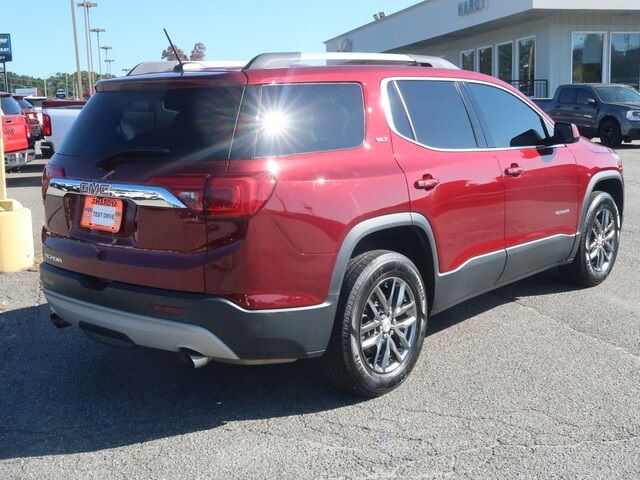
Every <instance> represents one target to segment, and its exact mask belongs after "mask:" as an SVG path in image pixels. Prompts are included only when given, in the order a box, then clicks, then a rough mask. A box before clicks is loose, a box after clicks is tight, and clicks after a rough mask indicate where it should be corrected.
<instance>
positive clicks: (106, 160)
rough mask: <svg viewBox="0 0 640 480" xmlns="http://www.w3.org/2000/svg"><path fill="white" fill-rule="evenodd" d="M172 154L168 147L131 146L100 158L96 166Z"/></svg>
mask: <svg viewBox="0 0 640 480" xmlns="http://www.w3.org/2000/svg"><path fill="white" fill-rule="evenodd" d="M167 155H171V150H167V149H166V148H130V149H127V150H120V151H119V152H116V153H111V154H109V155H106V156H104V157H102V158H101V159H99V160H98V161H97V162H96V167H98V168H103V167H106V166H109V165H115V164H117V163H122V162H126V161H129V160H138V159H143V158H145V157H147V158H152V157H154V156H167Z"/></svg>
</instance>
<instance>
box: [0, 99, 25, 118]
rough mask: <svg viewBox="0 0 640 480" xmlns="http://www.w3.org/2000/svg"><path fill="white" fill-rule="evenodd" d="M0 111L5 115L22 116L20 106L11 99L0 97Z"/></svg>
mask: <svg viewBox="0 0 640 480" xmlns="http://www.w3.org/2000/svg"><path fill="white" fill-rule="evenodd" d="M0 109H1V110H2V113H3V114H5V115H22V109H21V108H20V104H18V101H17V100H16V99H15V98H13V97H0Z"/></svg>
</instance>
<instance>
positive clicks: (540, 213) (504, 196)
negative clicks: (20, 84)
mask: <svg viewBox="0 0 640 480" xmlns="http://www.w3.org/2000/svg"><path fill="white" fill-rule="evenodd" d="M406 76H416V77H430V76H432V77H447V78H460V79H476V80H481V81H484V82H493V83H496V84H500V85H501V86H503V87H504V88H508V89H511V90H513V89H512V88H511V87H510V86H508V85H506V84H503V83H502V82H499V81H497V80H495V79H493V78H491V77H486V76H484V75H480V74H475V73H472V72H465V71H456V70H437V69H431V68H416V67H391V66H384V67H381V66H375V67H372V66H342V67H305V68H293V69H282V70H258V71H248V72H246V74H245V73H243V72H237V71H234V72H229V73H228V74H225V75H220V74H216V75H213V74H207V73H199V74H197V75H185V76H184V77H182V78H181V77H180V76H179V75H176V74H173V73H168V74H161V75H155V76H154V80H153V81H154V82H156V83H166V82H169V83H171V84H179V85H180V86H183V85H185V84H189V85H193V86H208V85H220V84H221V83H224V82H226V84H243V83H246V84H249V85H259V84H272V83H276V84H278V83H296V82H314V83H318V82H342V81H344V82H356V83H359V84H360V85H361V86H362V88H363V93H364V102H365V125H366V130H365V132H366V133H365V140H364V143H363V144H362V145H361V146H359V147H357V148H353V149H348V150H341V151H332V152H322V153H310V154H303V155H294V156H283V157H278V158H263V159H250V160H232V161H230V162H221V161H212V162H207V161H203V162H199V163H198V164H191V165H190V166H189V167H188V168H186V167H178V166H175V165H174V166H173V167H171V168H170V169H169V170H168V171H167V170H163V172H162V175H163V176H171V175H172V174H183V173H190V174H202V175H203V176H204V175H214V176H215V175H222V174H227V175H232V174H233V175H237V174H243V173H255V172H263V171H268V172H270V173H271V174H272V175H273V177H274V178H275V179H276V181H277V185H276V186H275V189H274V191H273V194H272V195H271V196H270V198H269V200H268V201H267V203H266V204H265V205H264V207H263V208H262V209H261V210H260V211H259V212H258V213H257V214H256V215H255V216H253V217H251V218H248V219H242V220H215V219H211V218H207V217H205V216H204V215H203V214H201V213H198V212H195V211H191V210H172V209H154V208H151V207H140V206H136V205H135V204H134V203H132V202H129V201H126V202H125V209H124V220H123V229H122V230H121V231H120V232H118V233H116V234H110V233H99V232H95V231H89V230H86V229H83V228H81V227H80V220H79V219H80V213H81V205H82V197H81V196H79V195H66V196H65V197H54V196H51V195H48V196H47V197H46V201H45V228H44V230H43V248H44V252H45V253H49V254H51V255H53V256H56V257H60V258H62V259H63V260H64V267H63V268H66V269H69V270H73V271H76V272H80V273H84V274H87V275H91V276H96V277H100V278H104V279H108V280H117V281H122V282H127V283H134V284H140V285H146V286H151V287H158V288H165V289H172V290H180V291H189V292H205V293H210V294H215V295H220V296H223V297H226V298H228V299H230V300H232V301H233V302H236V303H237V304H239V305H240V306H242V307H244V308H247V309H265V308H283V307H299V306H308V305H315V304H319V303H322V302H324V301H325V299H326V298H327V295H328V290H329V284H330V282H331V276H332V273H333V268H334V265H335V262H336V257H337V254H338V252H339V250H340V246H341V245H342V242H343V240H344V239H345V237H346V235H347V234H348V232H349V231H350V230H351V228H353V227H354V226H355V225H356V224H358V223H360V222H362V221H363V220H366V219H368V218H372V217H377V216H380V215H385V214H391V213H399V212H409V211H413V212H418V213H420V214H422V215H424V216H425V217H426V218H427V219H428V220H429V222H430V224H431V226H432V227H433V231H434V234H435V240H436V244H437V250H438V259H439V265H438V270H439V271H440V272H441V273H445V272H447V271H451V270H454V269H456V268H458V267H459V266H461V265H462V264H464V263H465V262H466V261H467V260H469V259H471V258H473V257H477V256H479V255H483V254H485V253H489V252H495V251H497V250H501V249H504V248H505V247H509V246H513V245H518V244H520V243H523V242H529V241H532V240H536V239H540V238H543V237H548V236H551V235H555V234H558V233H565V234H574V233H575V232H576V230H577V228H578V215H579V211H580V207H581V205H582V201H583V196H584V192H585V190H586V187H587V183H588V181H589V178H590V176H591V175H593V174H594V173H595V172H597V171H599V170H603V169H617V168H618V165H617V163H616V161H615V159H614V158H613V157H612V156H611V155H610V151H609V150H608V149H602V148H600V147H597V146H595V145H592V144H590V143H588V142H587V141H585V140H581V141H580V142H579V143H576V144H572V145H568V146H566V147H561V148H557V149H554V150H552V151H550V152H545V151H542V152H541V151H539V150H536V149H522V150H518V149H508V150H476V151H464V152H461V151H437V150H433V149H428V148H424V147H422V146H419V145H416V144H415V143H412V142H410V141H408V140H406V139H404V138H402V137H400V136H399V135H396V134H395V133H393V132H392V131H391V129H390V127H389V125H388V123H387V120H386V117H385V114H384V111H383V106H382V98H381V82H382V81H383V80H384V79H385V78H389V77H406ZM146 82H148V81H146ZM147 84H148V83H145V82H143V81H141V80H136V79H135V78H133V79H125V80H115V81H108V82H102V83H101V84H100V85H102V89H103V90H119V89H128V88H132V87H133V88H145V85H147ZM99 89H100V88H99ZM529 103H530V102H529ZM534 108H536V109H537V107H535V106H534ZM537 110H538V111H539V109H537ZM543 115H544V114H543ZM514 163H515V164H517V165H518V166H519V168H522V169H523V173H522V174H521V175H519V176H515V177H512V176H508V175H505V173H504V172H505V170H506V169H507V168H510V167H511V165H512V164H514ZM51 165H53V166H58V167H61V168H63V169H64V174H65V177H66V178H72V179H80V180H100V179H101V178H103V177H104V175H105V171H104V170H98V169H97V168H96V167H95V166H94V165H93V162H90V161H87V159H86V158H80V157H71V156H62V155H55V156H54V157H53V159H52V160H51ZM156 173H157V172H154V171H150V170H149V168H148V164H145V163H144V162H140V163H127V164H122V165H119V166H118V168H117V169H115V172H114V173H113V174H112V175H110V176H109V178H108V180H107V181H108V182H117V183H129V184H146V183H151V182H150V179H151V178H152V177H153V176H154V175H155V174H156ZM425 175H431V177H432V178H435V179H437V181H438V184H437V186H435V188H428V189H424V188H416V187H415V186H414V183H415V182H416V181H418V180H421V179H423V177H424V176H425ZM562 209H569V210H570V212H571V213H570V214H569V215H554V214H553V212H552V211H551V210H553V211H556V210H562ZM45 261H48V260H47V259H46V258H45ZM54 265H55V264H54ZM58 266H59V265H58Z"/></svg>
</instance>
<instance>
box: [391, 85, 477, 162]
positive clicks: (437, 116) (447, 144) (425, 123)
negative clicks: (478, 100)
mask: <svg viewBox="0 0 640 480" xmlns="http://www.w3.org/2000/svg"><path fill="white" fill-rule="evenodd" d="M397 85H398V88H399V90H400V93H401V94H402V97H403V99H404V102H405V104H406V106H407V110H408V113H409V117H410V118H411V124H412V125H413V128H414V130H415V134H416V140H417V141H418V142H420V143H421V144H423V145H426V146H429V147H434V148H446V149H465V148H475V147H477V142H476V139H475V136H474V133H473V128H472V127H471V122H470V120H469V115H468V113H467V110H466V107H465V105H464V103H463V101H462V97H461V95H460V92H459V91H458V87H457V85H456V84H455V83H454V82H451V81H432V80H400V81H398V82H397ZM394 123H395V117H394Z"/></svg>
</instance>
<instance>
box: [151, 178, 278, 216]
mask: <svg viewBox="0 0 640 480" xmlns="http://www.w3.org/2000/svg"><path fill="white" fill-rule="evenodd" d="M147 183H149V184H152V185H161V186H163V187H166V188H168V189H169V190H171V192H172V193H173V194H174V195H175V196H176V197H178V198H179V199H180V200H181V201H182V202H183V203H184V204H185V205H186V206H187V207H188V208H189V209H191V210H193V211H195V212H198V213H201V212H202V213H204V214H205V215H206V216H208V217H212V218H215V219H219V218H227V219H228V218H242V217H250V216H252V215H255V214H256V213H258V211H260V209H261V208H262V207H263V206H264V204H265V203H266V201H267V200H269V197H270V196H271V194H272V193H273V190H274V188H275V186H276V179H275V178H274V177H273V176H272V175H271V174H269V173H266V172H262V173H257V174H251V175H243V176H229V175H221V176H218V175H215V176H209V177H205V176H203V175H175V176H167V177H154V178H152V179H150V180H149V181H148V182H147Z"/></svg>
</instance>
